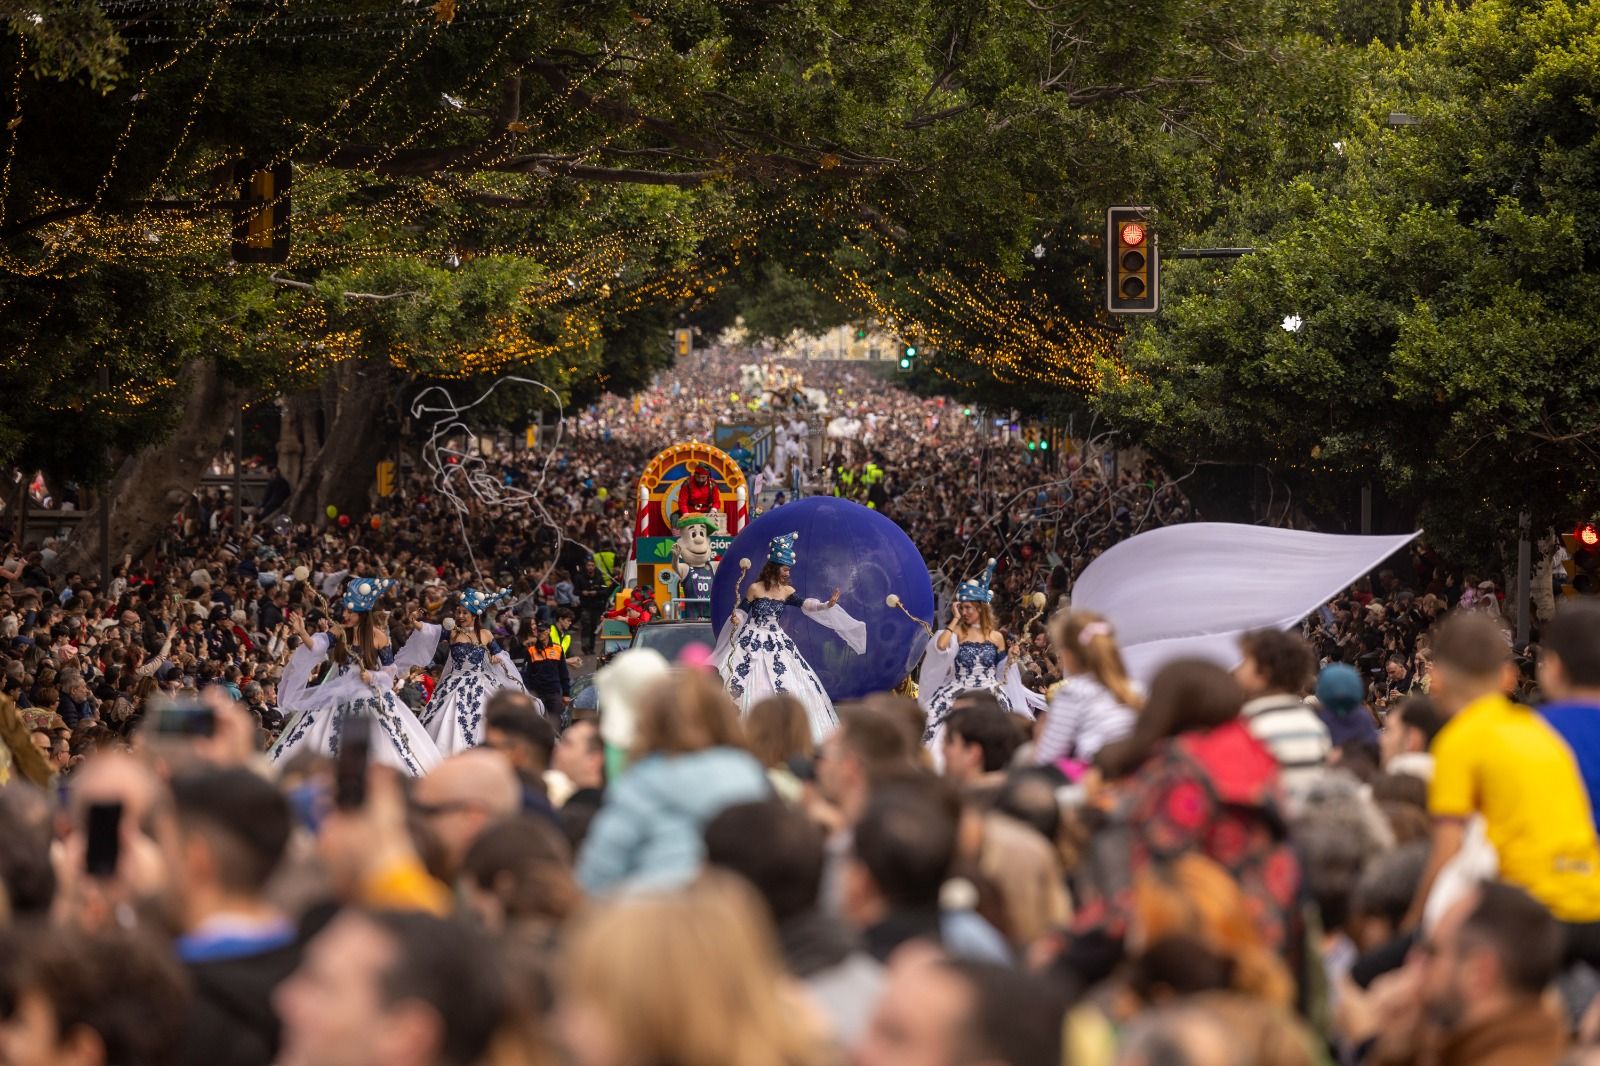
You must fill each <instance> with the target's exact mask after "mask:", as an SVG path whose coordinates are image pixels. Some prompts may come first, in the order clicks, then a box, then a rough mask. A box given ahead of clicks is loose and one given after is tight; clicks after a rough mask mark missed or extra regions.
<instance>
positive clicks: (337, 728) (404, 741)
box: [267, 692, 439, 777]
mask: <svg viewBox="0 0 1600 1066" xmlns="http://www.w3.org/2000/svg"><path fill="white" fill-rule="evenodd" d="M353 716H365V717H366V719H367V720H368V721H370V722H371V724H372V759H373V761H374V762H377V763H381V764H382V765H384V766H392V767H393V768H394V769H396V770H399V771H400V772H401V773H403V774H406V775H408V776H410V777H421V776H423V775H424V774H426V773H428V772H429V771H430V770H432V769H433V768H434V767H435V766H437V765H439V749H438V746H437V745H435V744H434V742H433V738H432V737H430V736H428V733H427V730H425V729H423V728H422V723H421V722H419V721H417V718H416V716H415V715H413V714H412V713H411V710H410V709H409V708H408V707H406V705H405V704H403V703H401V702H400V698H399V697H398V696H396V695H395V694H394V693H392V692H390V693H385V694H384V695H383V696H381V697H380V696H379V695H377V694H376V693H374V694H372V695H371V696H368V697H366V698H363V699H357V700H351V701H349V702H346V703H337V704H334V705H332V706H330V707H313V708H307V709H306V710H304V711H302V712H301V713H300V716H299V717H298V718H296V719H295V720H294V721H293V722H291V723H289V725H288V726H287V727H286V728H285V729H284V731H283V734H282V735H281V736H280V737H279V738H278V741H277V743H276V744H274V745H273V746H272V748H271V750H270V751H269V752H268V753H267V754H268V755H269V756H270V757H271V759H272V763H273V765H274V766H276V767H277V768H279V769H282V768H283V767H284V766H286V765H287V764H288V763H289V762H290V761H292V760H293V759H294V758H295V756H297V755H298V754H300V753H301V752H306V751H309V752H314V753H315V754H317V755H321V756H324V757H326V758H330V759H331V758H336V757H337V756H338V754H339V741H340V739H341V738H342V736H343V734H344V730H345V729H346V727H347V724H348V723H350V722H353V721H357V720H360V719H358V718H356V717H353Z"/></svg>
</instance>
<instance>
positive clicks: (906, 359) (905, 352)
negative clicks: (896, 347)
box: [900, 341, 917, 370]
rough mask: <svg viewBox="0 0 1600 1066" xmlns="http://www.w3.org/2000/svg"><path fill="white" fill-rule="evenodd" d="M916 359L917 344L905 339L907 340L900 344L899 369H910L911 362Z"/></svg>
mask: <svg viewBox="0 0 1600 1066" xmlns="http://www.w3.org/2000/svg"><path fill="white" fill-rule="evenodd" d="M916 359H917V346H916V345H915V344H912V343H911V342H910V341H907V342H905V343H904V344H902V345H901V346H900V369H901V370H910V369H911V364H912V363H914V362H916Z"/></svg>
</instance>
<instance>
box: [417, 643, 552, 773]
mask: <svg viewBox="0 0 1600 1066" xmlns="http://www.w3.org/2000/svg"><path fill="white" fill-rule="evenodd" d="M503 688H509V689H511V690H513V691H515V692H526V691H527V689H526V688H524V687H523V684H522V679H521V678H519V677H518V676H517V672H516V671H515V670H514V669H512V668H511V662H510V657H509V656H507V655H506V653H505V652H500V653H498V654H490V651H489V649H488V648H485V647H483V646H481V645H478V644H469V643H467V642H465V641H463V642H461V643H459V644H452V645H450V657H449V660H448V661H447V662H446V663H445V667H444V673H442V674H440V675H439V685H438V687H437V688H435V689H434V690H433V698H432V699H430V700H429V701H428V705H427V707H425V708H423V711H422V715H421V718H422V725H423V728H425V729H426V730H427V731H428V735H429V736H430V737H432V738H433V742H434V744H435V745H436V746H437V747H438V749H439V754H440V755H442V756H445V757H449V756H451V755H454V754H455V753H456V752H458V751H466V750H467V749H468V748H475V747H477V746H478V745H479V744H481V743H483V708H484V706H485V705H486V704H488V702H489V700H490V698H491V697H493V696H494V694H495V693H496V692H499V691H500V690H501V689H503Z"/></svg>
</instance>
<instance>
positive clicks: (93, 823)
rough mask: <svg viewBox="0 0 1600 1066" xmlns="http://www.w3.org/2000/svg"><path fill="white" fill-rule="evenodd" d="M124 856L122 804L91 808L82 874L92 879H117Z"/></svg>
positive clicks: (98, 805) (93, 806)
mask: <svg viewBox="0 0 1600 1066" xmlns="http://www.w3.org/2000/svg"><path fill="white" fill-rule="evenodd" d="M121 853H122V804H120V803H92V804H90V805H89V824H88V843H87V845H86V846H85V848H84V852H83V870H84V873H86V874H88V875H89V876H90V877H115V876H116V873H117V860H118V858H119V857H120V856H121Z"/></svg>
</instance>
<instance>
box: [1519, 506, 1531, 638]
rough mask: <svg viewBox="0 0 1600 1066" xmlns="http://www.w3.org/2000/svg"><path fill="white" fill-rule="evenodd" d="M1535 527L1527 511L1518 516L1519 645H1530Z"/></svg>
mask: <svg viewBox="0 0 1600 1066" xmlns="http://www.w3.org/2000/svg"><path fill="white" fill-rule="evenodd" d="M1532 525H1533V516H1532V515H1530V514H1529V513H1528V512H1527V511H1523V512H1522V513H1521V514H1519V515H1517V643H1518V644H1521V645H1526V644H1527V643H1528V632H1529V620H1528V611H1529V609H1530V605H1531V601H1532V599H1533V590H1532V589H1531V588H1530V587H1529V586H1530V585H1531V584H1532V582H1531V580H1530V579H1531V577H1532V570H1533V546H1532V545H1531V544H1530V543H1529V542H1528V530H1529V527H1531V526H1532Z"/></svg>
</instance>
